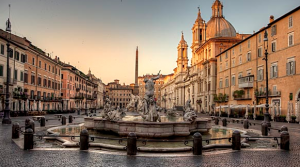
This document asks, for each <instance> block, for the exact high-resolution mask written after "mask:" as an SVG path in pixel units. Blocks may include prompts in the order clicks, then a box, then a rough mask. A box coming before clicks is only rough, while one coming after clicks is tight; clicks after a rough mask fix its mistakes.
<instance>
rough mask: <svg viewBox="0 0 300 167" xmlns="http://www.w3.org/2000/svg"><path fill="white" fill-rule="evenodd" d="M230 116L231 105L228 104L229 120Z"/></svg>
mask: <svg viewBox="0 0 300 167" xmlns="http://www.w3.org/2000/svg"><path fill="white" fill-rule="evenodd" d="M229 115H230V104H228V118H229Z"/></svg>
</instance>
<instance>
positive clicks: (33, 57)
mask: <svg viewBox="0 0 300 167" xmlns="http://www.w3.org/2000/svg"><path fill="white" fill-rule="evenodd" d="M32 65H34V57H33V58H32Z"/></svg>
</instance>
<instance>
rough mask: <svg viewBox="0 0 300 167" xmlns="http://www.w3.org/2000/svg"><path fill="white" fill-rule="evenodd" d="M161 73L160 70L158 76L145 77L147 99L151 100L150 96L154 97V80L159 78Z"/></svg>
mask: <svg viewBox="0 0 300 167" xmlns="http://www.w3.org/2000/svg"><path fill="white" fill-rule="evenodd" d="M159 73H160V71H159V72H158V74H157V76H156V77H153V78H150V79H148V78H145V79H144V82H145V97H144V98H145V99H146V100H149V98H150V97H153V95H154V82H153V81H155V80H157V79H159Z"/></svg>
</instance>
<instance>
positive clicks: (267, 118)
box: [263, 30, 271, 127]
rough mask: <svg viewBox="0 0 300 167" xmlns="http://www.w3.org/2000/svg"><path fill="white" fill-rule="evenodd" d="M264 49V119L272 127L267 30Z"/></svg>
mask: <svg viewBox="0 0 300 167" xmlns="http://www.w3.org/2000/svg"><path fill="white" fill-rule="evenodd" d="M264 49H265V57H264V58H263V60H265V61H266V113H265V114H264V121H263V122H265V123H267V125H268V127H271V123H270V114H269V91H268V90H269V78H268V77H269V76H268V32H267V30H265V34H264Z"/></svg>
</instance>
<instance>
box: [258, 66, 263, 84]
mask: <svg viewBox="0 0 300 167" xmlns="http://www.w3.org/2000/svg"><path fill="white" fill-rule="evenodd" d="M262 80H264V68H263V67H259V68H258V70H257V81H262Z"/></svg>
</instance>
